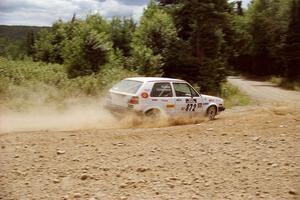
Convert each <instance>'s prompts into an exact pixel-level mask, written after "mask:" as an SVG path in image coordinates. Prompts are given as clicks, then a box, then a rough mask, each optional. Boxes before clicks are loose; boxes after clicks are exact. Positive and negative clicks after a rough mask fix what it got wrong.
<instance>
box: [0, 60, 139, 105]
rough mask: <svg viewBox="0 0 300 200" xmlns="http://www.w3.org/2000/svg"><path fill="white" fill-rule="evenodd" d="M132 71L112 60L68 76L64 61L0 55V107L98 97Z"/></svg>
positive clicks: (62, 103) (58, 102) (58, 103)
mask: <svg viewBox="0 0 300 200" xmlns="http://www.w3.org/2000/svg"><path fill="white" fill-rule="evenodd" d="M134 75H135V73H133V72H130V71H128V70H125V69H124V68H122V67H119V65H118V63H113V64H109V65H105V66H103V67H102V69H101V71H100V72H99V73H97V74H92V75H89V76H82V77H77V78H69V77H68V74H67V70H66V67H65V66H64V65H59V64H50V63H43V62H33V61H31V60H22V61H13V60H9V59H6V58H3V57H0V110H1V108H2V109H3V108H4V109H13V110H26V109H30V108H31V107H37V106H39V105H41V106H44V105H52V104H53V105H56V106H59V107H61V106H63V105H64V104H65V102H66V101H68V100H70V99H74V98H85V97H96V98H101V97H102V96H103V93H104V92H105V91H106V90H107V89H108V88H110V87H111V86H112V85H113V84H114V83H115V82H116V81H119V80H121V79H123V78H125V77H128V76H134Z"/></svg>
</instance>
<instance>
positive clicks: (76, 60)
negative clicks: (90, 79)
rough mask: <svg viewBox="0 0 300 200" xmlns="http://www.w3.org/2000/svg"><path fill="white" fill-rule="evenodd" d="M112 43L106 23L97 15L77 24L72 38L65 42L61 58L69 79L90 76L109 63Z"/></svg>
mask: <svg viewBox="0 0 300 200" xmlns="http://www.w3.org/2000/svg"><path fill="white" fill-rule="evenodd" d="M111 49H112V43H111V40H110V35H109V25H108V23H107V22H106V21H105V20H104V19H103V18H102V17H101V16H99V15H90V16H88V17H87V19H86V21H82V22H80V23H78V25H77V26H76V27H75V30H74V36H73V38H71V39H70V40H66V41H65V43H64V48H63V52H62V56H63V59H64V61H65V62H64V63H65V64H66V65H67V69H68V74H69V76H70V77H77V76H84V75H91V74H92V73H97V72H99V71H100V69H101V66H102V65H104V64H106V63H107V62H108V61H109V55H110V53H111Z"/></svg>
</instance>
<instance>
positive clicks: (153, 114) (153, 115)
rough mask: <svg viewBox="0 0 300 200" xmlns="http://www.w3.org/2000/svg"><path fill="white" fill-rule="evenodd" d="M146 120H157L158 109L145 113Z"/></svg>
mask: <svg viewBox="0 0 300 200" xmlns="http://www.w3.org/2000/svg"><path fill="white" fill-rule="evenodd" d="M145 116H146V117H147V118H151V119H157V118H159V116H160V111H159V110H158V109H151V110H148V111H147V112H146V113H145Z"/></svg>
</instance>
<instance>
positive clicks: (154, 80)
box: [126, 77, 186, 82]
mask: <svg viewBox="0 0 300 200" xmlns="http://www.w3.org/2000/svg"><path fill="white" fill-rule="evenodd" d="M126 80H132V81H141V82H160V81H167V82H186V81H184V80H181V79H175V78H163V77H131V78H126Z"/></svg>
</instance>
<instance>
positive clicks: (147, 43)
mask: <svg viewBox="0 0 300 200" xmlns="http://www.w3.org/2000/svg"><path fill="white" fill-rule="evenodd" d="M176 40H177V32H176V27H175V26H174V24H173V21H172V17H171V16H170V15H169V14H168V13H166V12H165V11H164V10H162V9H160V8H159V7H158V6H157V5H156V3H155V2H154V1H151V2H150V3H149V5H148V7H147V9H146V10H145V11H144V14H143V16H142V18H141V21H140V25H139V26H138V27H137V29H136V31H135V33H134V35H133V42H132V48H133V51H132V54H133V60H134V62H133V63H135V64H137V70H138V72H139V73H142V74H145V75H147V76H154V75H155V76H159V75H163V72H164V68H165V63H166V62H167V60H168V57H169V53H170V52H169V49H170V48H171V47H172V45H173V43H174V42H175V41H176Z"/></svg>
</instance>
